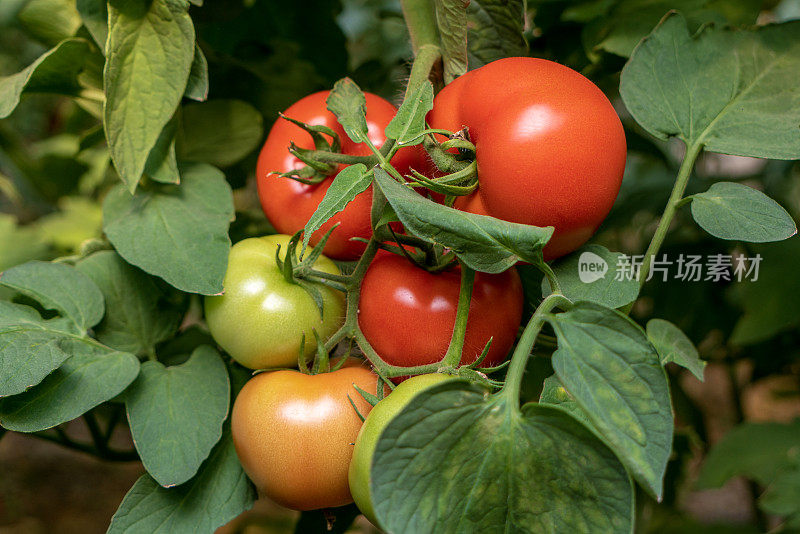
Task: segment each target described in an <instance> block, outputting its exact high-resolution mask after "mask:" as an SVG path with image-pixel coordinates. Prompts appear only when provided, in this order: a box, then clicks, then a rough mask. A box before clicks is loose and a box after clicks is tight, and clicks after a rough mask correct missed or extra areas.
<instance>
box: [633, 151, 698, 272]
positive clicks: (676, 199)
mask: <svg viewBox="0 0 800 534" xmlns="http://www.w3.org/2000/svg"><path fill="white" fill-rule="evenodd" d="M702 150H703V145H702V144H700V143H694V144H692V145H689V146H687V148H686V155H685V156H684V158H683V162H682V163H681V167H680V169H679V170H678V178H677V179H676V180H675V185H674V186H673V187H672V193H671V194H670V196H669V200H668V201H667V207H666V208H665V209H664V213H663V215H661V220H660V221H659V222H658V227H656V232H655V234H654V235H653V239H652V240H651V241H650V246H649V247H647V252H645V254H644V260H643V261H642V267H641V269H640V270H639V287H642V286H643V285H644V284H645V282H646V281H647V276H648V274H650V267H651V266H652V264H653V258H655V256H656V254H658V251H659V250H660V249H661V245H663V244H664V239H665V238H666V236H667V232H668V231H669V227H670V224H671V223H672V219H674V218H675V213H676V212H677V210H678V207H679V206H680V205H681V201H682V199H683V193H684V191H686V186H687V184H688V183H689V177H690V176H691V174H692V168H693V167H694V162H695V160H696V159H697V156H698V155H699V154H700V151H702Z"/></svg>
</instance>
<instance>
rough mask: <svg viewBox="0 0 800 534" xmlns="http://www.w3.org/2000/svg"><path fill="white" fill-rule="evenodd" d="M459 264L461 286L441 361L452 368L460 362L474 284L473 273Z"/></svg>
mask: <svg viewBox="0 0 800 534" xmlns="http://www.w3.org/2000/svg"><path fill="white" fill-rule="evenodd" d="M459 263H460V264H461V285H460V287H459V291H458V307H457V308H456V322H455V324H454V325H453V336H452V337H451V338H450V345H449V346H448V347H447V353H446V354H445V355H444V358H443V359H442V365H444V366H446V367H453V368H455V367H457V366H458V364H459V363H460V362H461V353H462V352H463V351H464V338H465V337H466V334H467V319H468V317H469V305H470V303H471V301H472V286H473V284H474V283H475V271H474V270H472V269H470V268H469V267H467V266H466V265H464V264H463V263H461V262H459Z"/></svg>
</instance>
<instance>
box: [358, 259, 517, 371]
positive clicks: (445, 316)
mask: <svg viewBox="0 0 800 534" xmlns="http://www.w3.org/2000/svg"><path fill="white" fill-rule="evenodd" d="M460 285H461V269H460V268H459V267H458V266H456V267H453V268H451V269H448V270H446V271H443V272H439V273H430V272H428V271H426V270H425V269H422V268H420V267H417V266H416V265H414V264H413V263H411V262H410V261H408V260H407V259H406V258H405V257H403V256H398V255H396V254H391V253H389V252H383V251H382V252H381V253H379V254H378V255H377V256H376V257H375V259H374V260H373V261H372V263H371V264H370V266H369V268H368V269H367V272H366V274H365V276H364V280H363V282H362V283H361V297H360V299H359V304H358V307H359V309H358V324H359V326H360V327H361V330H362V331H363V332H364V336H365V337H366V338H367V341H369V342H370V344H371V345H372V347H373V348H374V349H375V351H376V352H377V353H378V354H379V355H380V356H381V358H383V359H384V360H385V361H386V362H387V363H390V364H392V365H402V366H406V367H407V366H414V365H424V364H428V363H435V362H437V361H439V360H440V359H441V358H442V357H443V356H444V355H445V353H446V352H447V347H448V345H449V344H450V338H451V336H452V334H453V326H454V325H455V320H456V308H457V307H458V293H459V287H460ZM522 298H523V296H522V283H521V281H520V279H519V275H518V274H517V271H516V270H515V269H514V268H513V267H512V268H511V269H509V270H507V271H505V272H503V273H500V274H487V273H476V274H475V283H474V285H473V289H472V300H471V301H470V309H469V318H468V320H467V333H466V337H465V340H464V350H463V352H462V358H461V363H470V362H474V361H475V360H476V359H477V358H478V356H480V354H481V351H483V348H484V346H485V345H486V343H487V342H488V341H489V338H492V346H491V348H490V349H489V353H488V354H487V356H486V359H485V360H484V361H483V364H482V365H483V366H485V367H490V366H493V365H497V364H499V363H501V362H502V361H503V360H504V359H505V358H506V356H507V355H508V352H509V350H510V349H511V346H512V345H513V344H514V340H515V339H516V335H517V330H518V329H519V324H520V321H521V319H522Z"/></svg>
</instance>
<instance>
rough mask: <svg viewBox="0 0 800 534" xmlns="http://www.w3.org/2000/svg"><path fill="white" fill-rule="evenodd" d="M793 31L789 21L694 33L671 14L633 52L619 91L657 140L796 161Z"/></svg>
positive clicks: (798, 62)
mask: <svg viewBox="0 0 800 534" xmlns="http://www.w3.org/2000/svg"><path fill="white" fill-rule="evenodd" d="M798 29H800V23H798V22H788V23H785V24H777V25H773V26H764V27H761V28H757V29H754V30H750V31H733V30H728V29H716V28H706V29H704V30H703V31H701V32H700V33H699V34H697V35H695V36H692V35H691V34H690V33H689V31H688V28H687V27H686V21H685V20H684V18H683V17H682V16H680V15H675V14H673V15H670V16H668V17H667V18H665V19H664V20H663V21H662V22H661V23H660V24H659V25H658V26H657V27H656V29H655V30H653V33H651V34H650V35H649V36H648V37H647V39H645V40H644V41H642V44H641V46H639V47H638V48H637V49H636V51H635V52H634V54H633V55H632V56H631V60H630V61H629V62H628V64H627V65H626V66H625V69H624V70H623V72H622V80H621V83H620V93H621V94H622V98H623V100H624V101H625V105H626V106H627V107H628V110H629V111H630V112H631V114H632V115H633V116H634V118H635V119H636V121H637V122H638V123H639V124H640V125H641V126H642V127H643V128H645V129H646V130H647V131H648V132H649V133H650V134H652V135H654V136H655V137H658V138H661V139H666V138H667V137H670V136H677V137H679V138H680V139H681V140H683V141H684V142H685V143H686V144H687V145H700V146H703V147H704V148H705V149H706V150H711V151H714V152H722V153H724V154H736V155H740V156H755V157H763V158H775V159H796V158H799V157H800V132H798V129H797V124H798V123H800V105H799V104H800V94H798V93H797V91H795V90H794V85H793V83H792V80H794V79H796V78H797V76H798V75H800V59H799V58H800V42H798V40H797V39H796V36H797V33H798Z"/></svg>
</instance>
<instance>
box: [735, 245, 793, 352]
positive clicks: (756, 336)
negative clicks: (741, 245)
mask: <svg viewBox="0 0 800 534" xmlns="http://www.w3.org/2000/svg"><path fill="white" fill-rule="evenodd" d="M751 250H752V252H751V253H750V254H748V256H750V257H751V258H752V260H751V261H753V260H758V261H759V264H758V270H757V271H755V273H754V275H753V276H751V277H750V278H749V279H746V280H744V281H742V282H738V283H736V284H734V285H733V286H732V287H731V291H732V293H733V295H734V296H735V297H736V300H737V302H739V303H740V305H741V307H742V308H743V309H744V314H743V315H742V316H741V317H740V318H739V320H738V321H737V323H736V326H735V327H734V329H733V333H731V337H730V342H731V343H734V344H737V345H750V344H753V343H759V342H761V341H765V340H767V339H769V338H770V337H772V336H774V335H775V334H777V333H778V332H783V331H786V330H791V329H792V328H797V327H798V326H800V299H798V298H797V295H800V277H798V276H797V266H798V265H800V239H787V240H786V241H781V242H778V243H773V244H769V245H756V246H753V247H752V248H751Z"/></svg>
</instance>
